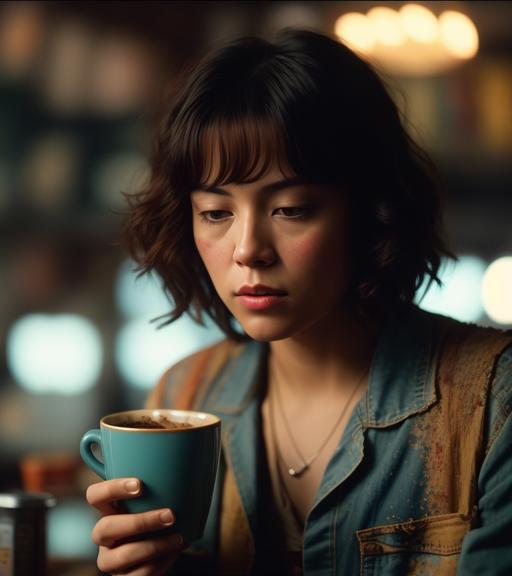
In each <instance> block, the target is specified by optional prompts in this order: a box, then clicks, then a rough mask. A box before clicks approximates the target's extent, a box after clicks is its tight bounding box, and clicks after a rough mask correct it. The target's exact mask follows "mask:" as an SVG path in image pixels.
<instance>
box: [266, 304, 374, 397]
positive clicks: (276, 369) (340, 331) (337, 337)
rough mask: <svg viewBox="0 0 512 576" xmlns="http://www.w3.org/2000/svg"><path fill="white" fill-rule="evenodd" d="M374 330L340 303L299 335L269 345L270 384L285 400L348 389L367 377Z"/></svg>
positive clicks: (372, 348) (372, 349)
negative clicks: (278, 387)
mask: <svg viewBox="0 0 512 576" xmlns="http://www.w3.org/2000/svg"><path fill="white" fill-rule="evenodd" d="M378 332H379V327H378V326H376V325H368V324H367V323H365V322H364V321H363V320H362V319H361V318H360V317H359V316H358V315H357V314H356V313H354V312H353V311H352V310H350V309H349V308H348V307H346V306H345V307H342V306H340V308H339V310H337V311H336V313H335V314H331V315H330V316H329V318H325V319H324V320H323V321H322V322H318V323H316V324H315V325H314V326H312V327H310V328H308V329H306V330H304V331H303V332H301V333H300V334H297V335H294V336H293V337H290V338H287V339H285V340H279V341H277V342H272V343H271V344H270V357H269V377H270V383H271V385H272V384H273V383H278V385H279V386H280V387H281V389H282V391H283V394H284V395H288V397H289V400H291V399H292V398H295V399H297V398H302V399H308V398H310V397H318V396H322V395H324V394H328V393H330V392H332V393H339V392H342V393H343V392H344V390H341V389H343V388H346V389H347V391H350V390H351V389H352V387H353V385H354V382H358V381H359V380H360V379H361V377H362V376H363V375H364V376H365V377H367V376H368V372H369V367H370V363H371V360H372V358H373V353H374V350H375V346H376V342H377V336H378ZM365 372H366V374H365Z"/></svg>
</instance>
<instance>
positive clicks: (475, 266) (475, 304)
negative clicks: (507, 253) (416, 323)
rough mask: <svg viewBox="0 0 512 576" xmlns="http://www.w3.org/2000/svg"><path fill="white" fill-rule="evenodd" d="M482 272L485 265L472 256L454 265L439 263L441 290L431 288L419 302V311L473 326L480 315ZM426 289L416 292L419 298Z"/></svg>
mask: <svg viewBox="0 0 512 576" xmlns="http://www.w3.org/2000/svg"><path fill="white" fill-rule="evenodd" d="M484 272H485V262H484V261H483V260H482V259H481V258H478V257H476V256H461V257H460V258H459V261H458V262H456V263H454V262H452V261H446V260H445V261H443V263H442V265H441V268H440V271H439V277H440V279H441V282H442V283H443V286H442V287H439V286H438V285H437V284H435V283H433V284H431V286H430V288H429V290H428V292H427V293H426V294H425V296H424V297H423V298H422V299H421V300H420V301H419V306H420V308H423V310H427V311H428V312H433V313H435V314H442V315H444V316H450V317H451V318H455V319H456V320H460V321H461V322H476V321H477V320H478V319H479V318H480V317H481V316H482V313H483V311H484V310H483V305H482V299H481V296H480V293H481V288H480V287H481V284H482V278H483V276H484ZM426 285H427V283H425V284H424V285H423V286H422V287H421V288H420V290H419V292H418V294H419V298H421V296H422V295H423V293H424V291H425V288H426Z"/></svg>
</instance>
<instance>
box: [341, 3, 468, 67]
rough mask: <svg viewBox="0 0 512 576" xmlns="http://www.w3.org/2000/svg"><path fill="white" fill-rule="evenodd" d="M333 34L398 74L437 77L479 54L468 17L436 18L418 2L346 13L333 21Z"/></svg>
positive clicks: (444, 15)
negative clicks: (398, 6) (398, 7)
mask: <svg viewBox="0 0 512 576" xmlns="http://www.w3.org/2000/svg"><path fill="white" fill-rule="evenodd" d="M334 32H335V33H336V35H337V36H338V37H339V38H341V39H342V40H343V41H344V42H347V43H348V44H349V45H350V46H351V47H355V48H357V49H358V50H360V51H361V52H362V53H363V54H364V55H366V56H369V57H371V58H372V61H374V62H378V63H379V64H380V65H382V66H383V67H384V69H385V70H386V72H387V73H389V74H392V75H396V76H405V77H407V76H409V77H423V76H432V75H434V74H440V73H442V72H446V71H447V70H449V69H450V68H453V67H455V66H456V65H458V64H459V63H460V62H461V60H463V59H468V58H472V57H473V56H475V54H476V53H477V51H478V32H477V29H476V27H475V25H474V24H473V22H472V21H471V19H470V18H469V17H468V16H465V15H464V14H461V13H459V12H455V11H453V10H449V11H446V12H443V13H442V14H441V16H440V17H439V18H437V17H436V16H435V15H434V14H433V13H432V12H431V11H430V10H429V9H428V8H426V7H425V6H421V5H419V4H404V5H403V6H401V7H400V9H399V10H398V11H397V10H394V9H393V8H390V7H389V6H374V7H373V8H371V9H370V10H368V12H367V13H366V15H364V14H360V13H358V12H349V13H347V14H343V15H342V16H340V17H339V18H338V19H337V20H336V22H335V25H334Z"/></svg>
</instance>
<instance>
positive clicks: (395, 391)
mask: <svg viewBox="0 0 512 576" xmlns="http://www.w3.org/2000/svg"><path fill="white" fill-rule="evenodd" d="M434 349H435V346H434V334H433V326H432V316H431V315H430V314H428V313H427V312H424V311H422V310H420V309H418V308H417V307H416V306H413V307H411V308H408V309H406V310H401V311H399V312H398V313H396V314H393V315H392V316H390V317H389V318H388V321H387V322H386V324H385V326H384V328H383V331H382V333H381V336H380V339H379V342H378V344H377V349H376V351H375V356H374V359H373V363H372V368H371V372H370V380H369V383H368V390H367V392H366V395H365V397H364V398H363V401H364V404H365V405H366V406H365V408H366V410H364V411H361V410H359V413H360V416H361V417H362V420H363V423H364V424H365V425H366V426H367V427H372V428H383V427H386V426H391V425H392V424H395V423H397V422H400V421H401V420H404V419H405V418H407V417H408V416H411V415H412V414H415V413H417V412H421V411H423V410H425V409H426V408H427V407H428V406H429V405H430V404H431V403H432V402H434V400H435V399H436V395H435V386H434V368H435V361H434ZM359 407H361V404H360V406H359ZM364 412H366V413H364Z"/></svg>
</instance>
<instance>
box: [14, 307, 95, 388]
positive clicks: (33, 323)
mask: <svg viewBox="0 0 512 576" xmlns="http://www.w3.org/2000/svg"><path fill="white" fill-rule="evenodd" d="M102 346H103V343H102V339H101V336H100V333H99V331H98V330H97V328H96V327H95V326H94V325H93V324H92V322H90V321H89V320H88V319H87V318H84V317H83V316H79V315H75V314H29V315H26V316H23V317H22V318H20V319H19V320H17V321H16V322H15V323H14V324H13V325H12V327H11V329H10V330H9V333H8V336H7V365H8V368H9V371H10V373H11V375H12V377H13V378H14V380H15V381H16V382H17V383H18V384H19V385H20V386H22V387H23V388H25V389H26V390H28V391H30V392H34V393H38V394H43V393H56V394H63V395H74V394H80V393H83V392H85V391H87V390H89V389H90V388H92V386H94V384H96V382H97V381H98V379H99V376H100V373H101V369H102V365H103V348H102Z"/></svg>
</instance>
